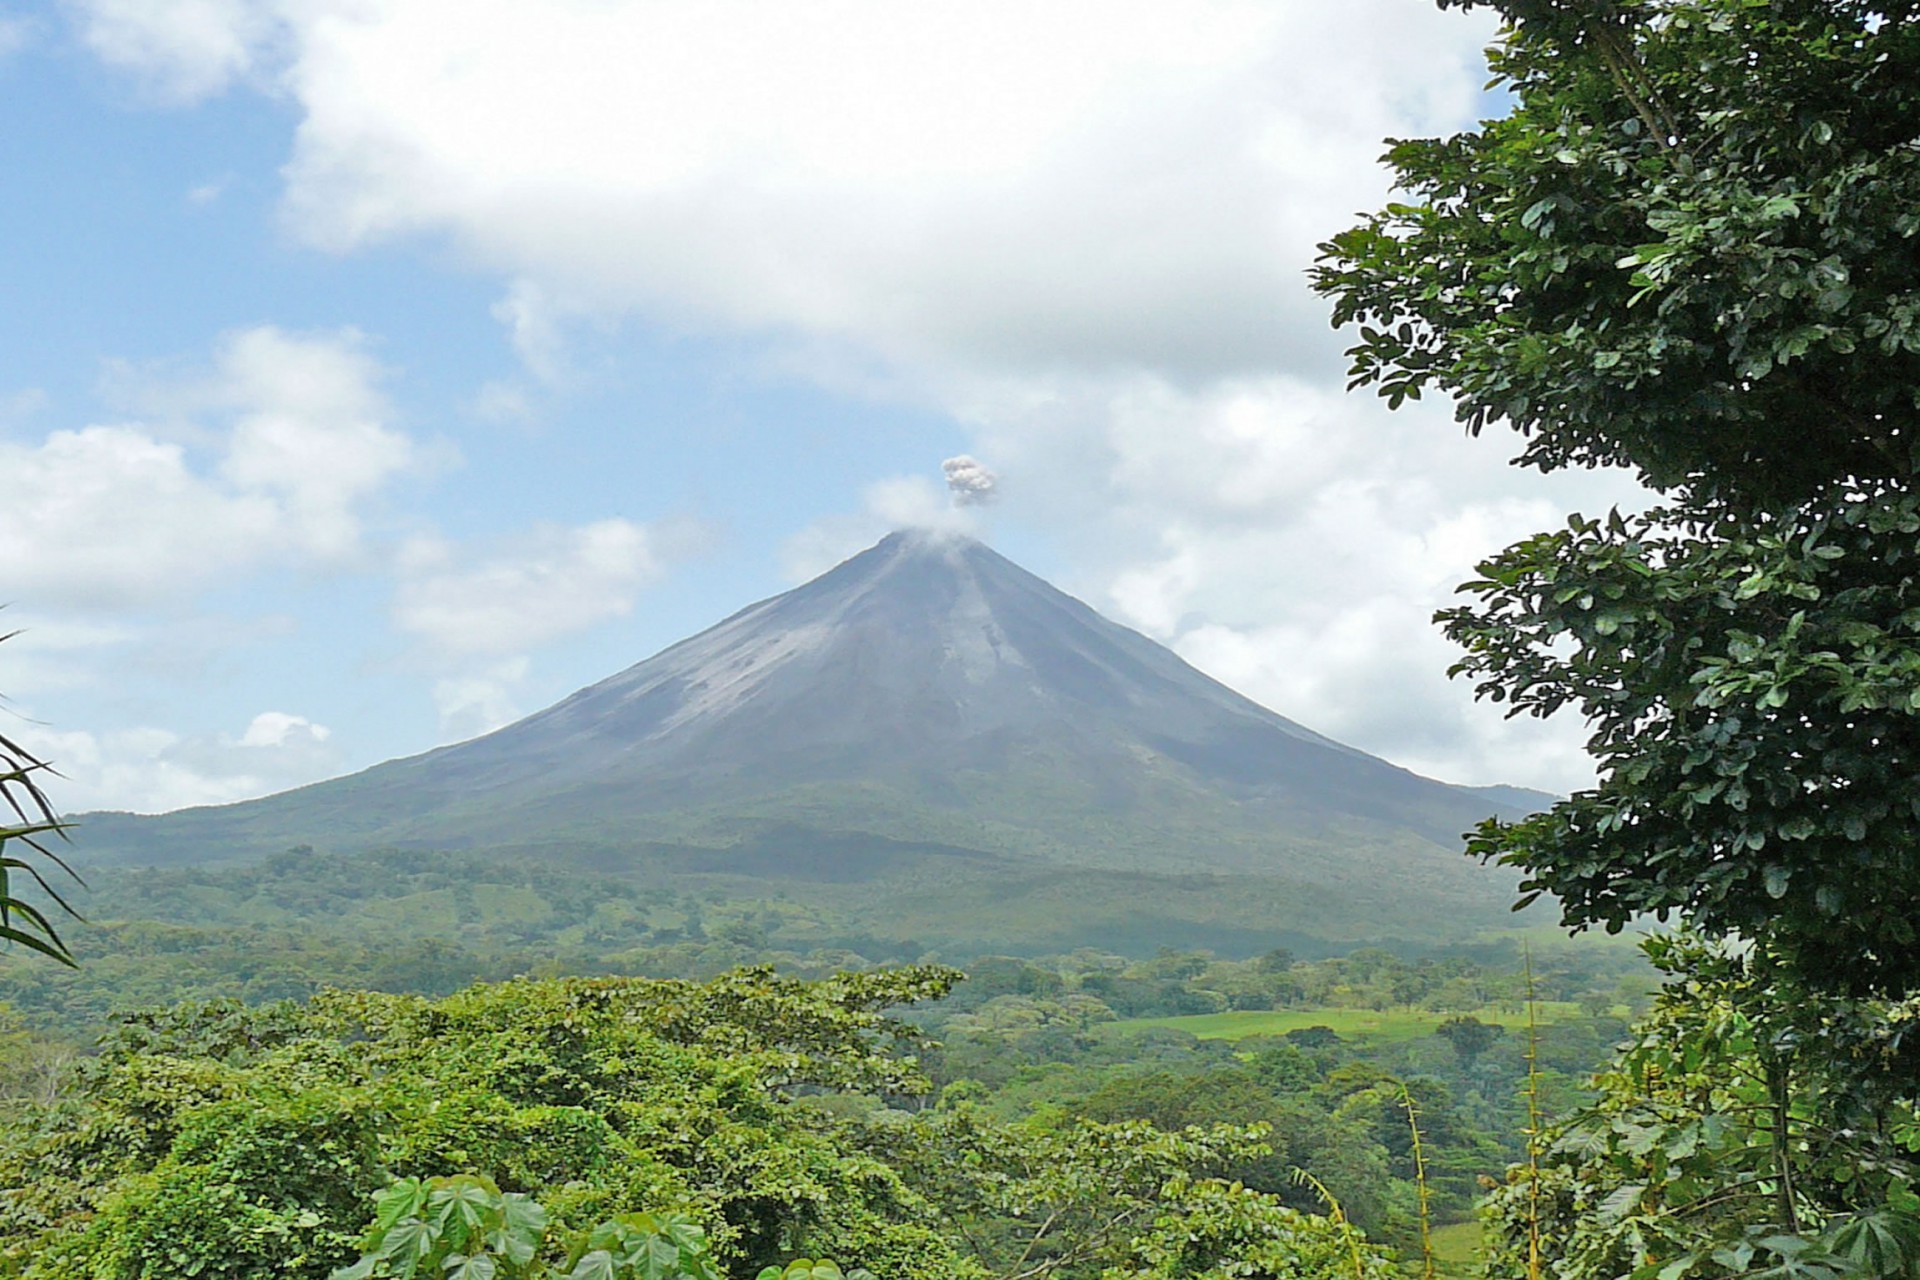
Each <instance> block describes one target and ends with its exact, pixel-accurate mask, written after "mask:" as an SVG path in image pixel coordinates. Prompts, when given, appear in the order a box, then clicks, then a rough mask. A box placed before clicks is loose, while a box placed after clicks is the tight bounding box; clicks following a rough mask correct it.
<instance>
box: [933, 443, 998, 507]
mask: <svg viewBox="0 0 1920 1280" xmlns="http://www.w3.org/2000/svg"><path fill="white" fill-rule="evenodd" d="M940 470H941V471H943V472H945V473H946V476H947V490H948V492H949V493H951V494H952V495H953V505H954V506H956V507H983V506H985V505H986V504H988V503H989V502H992V501H993V500H994V499H995V498H997V497H998V496H999V493H1000V477H999V476H997V475H995V474H994V473H993V472H991V471H989V470H987V468H986V467H984V466H982V465H981V463H980V460H979V459H978V458H974V457H971V456H969V455H968V454H964V453H963V454H961V455H960V456H959V457H956V458H948V459H947V460H946V461H945V462H943V463H941V464H940Z"/></svg>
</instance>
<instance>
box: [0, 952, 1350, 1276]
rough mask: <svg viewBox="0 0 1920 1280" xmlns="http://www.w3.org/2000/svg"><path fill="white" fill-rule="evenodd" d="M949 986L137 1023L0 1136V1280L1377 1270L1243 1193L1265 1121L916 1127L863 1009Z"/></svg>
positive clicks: (559, 989) (691, 989)
mask: <svg viewBox="0 0 1920 1280" xmlns="http://www.w3.org/2000/svg"><path fill="white" fill-rule="evenodd" d="M956 976H957V975H955V974H954V973H953V972H952V971H948V970H942V969H939V968H937V967H919V968H909V969H902V970H893V971H886V972H876V973H871V974H863V975H844V976H841V977H837V978H832V979H827V980H824V981H820V982H802V981H797V980H787V979H780V978H776V977H775V976H773V975H772V973H771V972H770V971H768V970H765V969H748V970H742V971H739V972H736V973H734V974H730V975H728V976H726V977H723V978H720V979H717V980H715V981H713V982H710V983H705V984H691V983H684V982H677V981H655V980H647V979H571V980H546V981H541V980H521V981H517V982H511V983H505V984H498V985H492V986H483V987H477V988H474V989H472V990H469V991H467V992H464V993H462V994H459V995H456V996H453V997H450V998H446V999H442V1000H431V999H428V998H425V997H418V996H389V995H378V994H373V993H366V992H338V993H326V994H323V995H321V996H319V997H316V998H315V999H314V1000H313V1001H311V1002H309V1003H308V1004H307V1005H305V1006H296V1005H293V1004H289V1003H281V1004H275V1005H267V1006H261V1007H258V1008H251V1009H250V1008H246V1007H244V1006H240V1005H237V1004H233V1003H228V1002H216V1003H211V1004H190V1005H183V1006H179V1007H176V1008H175V1009H173V1010H171V1011H167V1012H164V1013H156V1014H152V1015H146V1016H140V1017H134V1018H130V1019H128V1020H126V1021H125V1022H124V1023H123V1024H122V1025H121V1027H120V1028H119V1030H118V1031H117V1032H116V1034H115V1035H114V1036H113V1037H111V1038H110V1039H109V1040H108V1041H107V1042H106V1043H105V1045H104V1046H103V1047H102V1051H101V1052H100V1053H99V1055H98V1056H97V1057H94V1058H92V1059H90V1060H88V1061H87V1062H85V1063H84V1065H83V1066H82V1067H81V1069H80V1070H79V1072H78V1074H77V1075H76V1077H75V1078H74V1081H73V1083H72V1084H71V1085H70V1086H69V1087H68V1088H67V1090H66V1091H65V1092H64V1093H63V1096H62V1097H61V1098H60V1099H59V1100H58V1101H57V1102H55V1103H52V1104H48V1103H46V1102H31V1103H27V1104H25V1105H23V1106H19V1107H18V1108H17V1113H16V1115H15V1116H14V1118H13V1122H12V1123H11V1124H10V1125H9V1126H8V1127H7V1128H6V1129H5V1131H4V1138H3V1139H0V1188H4V1194H0V1273H9V1274H25V1275H32V1276H43V1277H55V1276H59V1277H81V1276H85V1277H101V1276H126V1277H136V1276H138V1277H148V1276H151V1277H159V1276H181V1275H205V1276H234V1277H240V1276H260V1275H268V1274H272V1275H288V1276H312V1277H324V1276H327V1275H329V1274H331V1273H333V1272H334V1271H335V1270H336V1269H338V1268H341V1267H343V1266H349V1265H354V1267H355V1269H354V1270H352V1271H351V1272H350V1274H353V1275H360V1276H365V1275H384V1274H393V1275H406V1274H412V1273H413V1271H414V1270H415V1268H417V1267H418V1266H419V1265H420V1264H421V1262H422V1261H423V1260H426V1259H429V1258H431V1259H433V1260H434V1262H435V1270H439V1269H440V1264H442V1263H444V1264H446V1269H447V1270H449V1271H451V1270H454V1269H456V1268H459V1267H464V1268H466V1270H463V1271H460V1272H459V1274H461V1275H465V1276H481V1275H493V1274H509V1275H510V1274H523V1275H532V1274H543V1275H544V1274H562V1273H564V1274H570V1275H575V1276H585V1275H600V1276H614V1275H634V1276H640V1275H649V1276H652V1275H664V1274H685V1275H689V1276H700V1275H711V1274H713V1273H712V1272H711V1271H710V1270H709V1271H703V1270H702V1268H703V1267H707V1266H718V1267H720V1268H724V1269H725V1270H726V1271H727V1272H729V1273H731V1274H746V1275H751V1274H754V1273H755V1272H756V1271H758V1270H760V1269H762V1268H764V1267H768V1266H780V1265H782V1264H784V1263H787V1262H789V1261H790V1260H792V1259H794V1258H795V1257H803V1258H804V1257H818V1256H821V1255H823V1254H826V1255H834V1256H838V1257H842V1258H849V1259H855V1260H858V1261H859V1262H860V1263H861V1264H862V1265H863V1266H865V1267H867V1268H868V1269H870V1270H872V1271H873V1272H875V1274H879V1275H887V1276H900V1277H934V1276H941V1277H950V1276H979V1277H988V1276H999V1277H1008V1278H1012V1277H1026V1278H1027V1280H1040V1278H1042V1277H1046V1276H1050V1275H1054V1274H1061V1275H1094V1274H1113V1275H1120V1274H1128V1275H1140V1276H1165V1277H1169V1278H1171V1277H1173V1276H1185V1275H1195V1274H1204V1273H1214V1274H1222V1275H1224V1274H1229V1273H1231V1274H1237V1275H1274V1276H1279V1275H1287V1276H1296V1275H1297V1276H1329V1277H1331V1276H1333V1275H1336V1274H1339V1275H1353V1274H1355V1273H1356V1270H1357V1271H1358V1273H1359V1274H1361V1275H1368V1274H1372V1273H1374V1272H1376V1271H1377V1270H1379V1268H1380V1267H1381V1265H1382V1263H1381V1262H1380V1261H1379V1260H1378V1255H1377V1254H1376V1253H1375V1251H1374V1250H1373V1249H1372V1248H1370V1247H1369V1246H1367V1245H1365V1244H1364V1243H1363V1242H1362V1241H1361V1239H1360V1237H1359V1235H1358V1233H1357V1232H1355V1231H1354V1230H1353V1228H1352V1227H1350V1226H1349V1225H1347V1224H1345V1223H1344V1222H1342V1221H1340V1220H1339V1219H1337V1218H1329V1217H1325V1216H1317V1215H1308V1214H1303V1213H1301V1212H1298V1211H1297V1210H1296V1209H1294V1208H1291V1207H1289V1206H1288V1205H1286V1204H1285V1203H1283V1202H1282V1200H1281V1199H1280V1198H1279V1197H1277V1196H1275V1195H1273V1194H1269V1193H1266V1192H1263V1191H1261V1190H1258V1189H1255V1188H1253V1187H1251V1186H1249V1185H1246V1184H1245V1183H1243V1182H1240V1181H1234V1180H1231V1179H1230V1177H1229V1176H1228V1175H1231V1174H1232V1173H1233V1172H1234V1171H1235V1170H1236V1169H1241V1168H1245V1167H1249V1166H1251V1165H1252V1164H1253V1163H1255V1162H1258V1161H1260V1160H1262V1159H1263V1158H1265V1157H1266V1156H1267V1154H1268V1152H1269V1143H1268V1141H1267V1137H1266V1131H1265V1128H1264V1126H1262V1125H1260V1124H1258V1123H1254V1124H1237V1125H1235V1124H1202V1125H1192V1126H1183V1127H1181V1128H1178V1129H1176V1130H1172V1131H1163V1130H1160V1129H1157V1128H1155V1127H1153V1126H1151V1125H1147V1124H1143V1123H1139V1122H1137V1121H1131V1122H1130V1121H1116V1122H1111V1123H1107V1122H1096V1121H1093V1120H1088V1119H1084V1118H1080V1117H1063V1116H1045V1117H1034V1118H1030V1119H1027V1120H1024V1121H1012V1122H1007V1121H1002V1120H999V1119H997V1118H995V1117H994V1116H992V1115H991V1114H989V1112H988V1111H987V1109H985V1108H983V1107H981V1106H980V1105H978V1104H977V1103H976V1102H974V1101H971V1100H969V1099H968V1098H966V1097H965V1096H954V1097H950V1098H943V1099H941V1100H940V1102H939V1104H938V1105H931V1106H930V1105H928V1101H927V1099H928V1094H929V1092H930V1091H931V1089H932V1083H931V1081H930V1080H929V1079H928V1077H927V1076H926V1075H925V1073H924V1072H923V1071H922V1070H921V1069H920V1068H919V1066H918V1064H917V1063H916V1061H915V1059H914V1057H913V1056H912V1054H911V1049H912V1047H913V1046H914V1044H915V1043H916V1042H917V1040H918V1039H919V1033H918V1032H917V1031H916V1029H915V1028H913V1027H912V1026H910V1025H908V1024H906V1023H903V1022H900V1021H897V1020H893V1019H889V1018H887V1017H885V1016H883V1015H882V1014H881V1013H880V1010H882V1009H883V1008H886V1007H888V1006H893V1005H898V1004H903V1003H911V1002H913V1001H915V1000H919V999H922V998H927V997H934V996H937V995H939V994H940V993H941V992H942V991H944V990H945V989H946V987H947V986H948V985H949V984H950V983H951V982H952V981H953V979H954V978H955V977H956ZM395 1179H400V1180H401V1181H400V1182H398V1183H397V1184H396V1183H395V1181H394V1180H395ZM408 1179H412V1180H414V1181H407V1180H408ZM376 1196H379V1197H382V1198H381V1200H380V1209H379V1217H378V1218H376V1217H375V1197H376ZM455 1232H464V1233H465V1234H464V1235H461V1236H460V1237H459V1239H460V1242H461V1246H460V1248H459V1249H457V1250H454V1251H452V1252H449V1250H451V1249H453V1246H452V1245H450V1244H448V1243H447V1241H448V1239H449V1236H450V1233H455ZM363 1251H364V1252H363ZM482 1256H485V1257H486V1258H488V1262H487V1263H486V1264H485V1265H480V1264H479V1263H477V1262H476V1261H475V1259H477V1258H480V1257H482ZM356 1258H358V1259H360V1261H359V1262H358V1263H357V1264H356ZM623 1259H626V1260H627V1261H626V1262H623V1261H622V1260H623ZM583 1266H584V1267H587V1268H588V1270H586V1271H582V1270H581V1269H580V1268H581V1267H583Z"/></svg>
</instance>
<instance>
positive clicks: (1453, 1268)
mask: <svg viewBox="0 0 1920 1280" xmlns="http://www.w3.org/2000/svg"><path fill="white" fill-rule="evenodd" d="M1485 1257H1486V1244H1485V1242H1484V1241H1483V1240H1482V1239H1481V1238H1480V1224H1479V1223H1478V1222H1455V1223H1452V1224H1450V1225H1448V1226H1444V1227H1435V1228H1434V1229H1433V1262H1434V1270H1435V1271H1436V1272H1438V1273H1439V1274H1440V1275H1443V1276H1470V1275H1472V1274H1474V1272H1475V1270H1476V1269H1477V1268H1478V1267H1479V1265H1480V1263H1481V1261H1482V1259H1484V1258H1485Z"/></svg>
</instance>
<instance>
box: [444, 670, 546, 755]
mask: <svg viewBox="0 0 1920 1280" xmlns="http://www.w3.org/2000/svg"><path fill="white" fill-rule="evenodd" d="M530 666H531V664H530V663H529V662H528V661H527V659H525V658H509V659H507V660H506V661H504V662H493V663H487V664H484V665H481V666H478V667H474V668H471V669H469V670H467V671H464V672H462V673H460V674H459V675H453V676H448V677H446V678H445V679H442V680H436V681H434V685H433V705H434V708H435V710H437V711H438V712H439V713H440V738H441V741H443V742H464V741H466V740H467V739H468V738H477V737H479V736H480V735H481V734H483V733H491V732H492V731H493V730H495V729H498V728H499V727H500V726H501V725H504V724H510V723H512V722H513V721H515V720H517V719H519V718H520V715H521V708H520V704H519V703H518V702H517V701H516V700H515V693H516V690H517V689H518V688H519V686H520V684H521V682H522V681H524V680H525V679H526V678H527V671H528V669H529V667H530Z"/></svg>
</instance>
